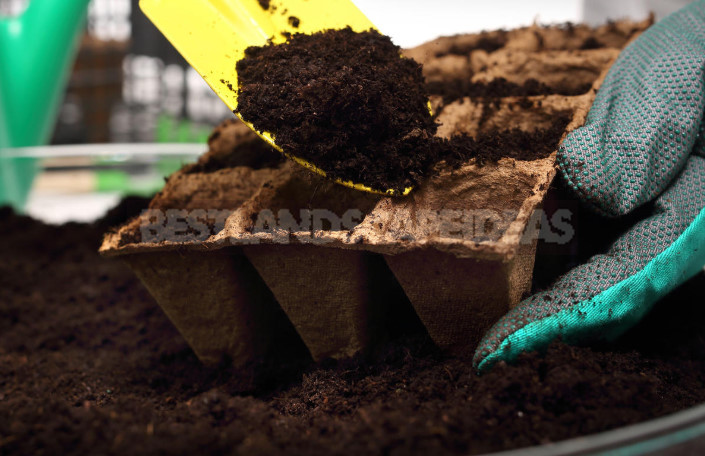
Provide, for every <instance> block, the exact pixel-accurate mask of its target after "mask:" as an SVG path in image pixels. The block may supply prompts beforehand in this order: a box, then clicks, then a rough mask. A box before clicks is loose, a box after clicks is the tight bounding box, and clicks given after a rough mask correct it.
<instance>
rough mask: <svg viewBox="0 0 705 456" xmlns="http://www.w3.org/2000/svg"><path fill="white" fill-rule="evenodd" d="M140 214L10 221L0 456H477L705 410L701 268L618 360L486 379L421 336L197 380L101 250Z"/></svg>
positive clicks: (4, 227) (571, 351)
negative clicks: (366, 352) (264, 375)
mask: <svg viewBox="0 0 705 456" xmlns="http://www.w3.org/2000/svg"><path fill="white" fill-rule="evenodd" d="M144 205H146V201H144V200H128V201H126V202H124V204H123V205H122V206H121V207H120V208H119V209H118V210H116V211H114V212H112V213H111V214H109V215H108V216H107V217H106V218H105V219H103V220H101V221H99V222H97V223H95V224H92V225H87V224H68V225H64V226H48V225H45V224H42V223H40V222H37V221H35V220H32V219H29V218H27V217H21V216H17V215H15V214H14V213H13V212H12V211H10V210H9V209H1V210H0V258H2V261H0V334H1V335H2V336H1V337H0V454H3V455H11V454H37V455H39V454H81V455H85V454H119V455H124V454H156V453H159V454H248V455H251V454H267V455H273V454H320V455H330V454H392V455H396V454H423V455H427V454H434V455H436V454H467V453H478V452H487V451H493V450H500V449H507V448H515V447H522V446H528V445H536V444H541V443H545V442H551V441H557V440H561V439H565V438H569V437H574V436H579V435H584V434H589V433H595V432H599V431H603V430H607V429H612V428H615V427H618V426H622V425H626V424H630V423H636V422H639V421H643V420H647V419H650V418H652V417H656V416H661V415H664V414H668V413H671V412H674V411H677V410H680V409H683V408H687V407H690V406H693V405H696V404H698V403H700V402H702V401H704V400H705V387H704V386H705V385H704V381H703V375H702V372H704V371H705V326H704V325H703V324H702V322H703V321H705V306H703V305H702V303H703V300H702V296H703V291H705V275H703V274H702V273H701V274H699V275H698V276H697V277H696V278H694V279H692V280H691V281H689V282H688V283H686V284H685V285H684V286H682V287H681V288H680V289H678V290H677V291H676V292H675V293H673V294H671V295H670V296H669V297H668V298H667V299H665V300H663V301H662V302H661V303H659V305H657V307H656V309H655V311H654V312H653V313H652V314H650V315H649V317H648V318H647V319H646V320H645V321H644V322H642V323H641V324H640V325H639V326H638V327H637V328H635V329H634V330H632V331H630V332H629V333H628V334H627V335H626V336H624V337H623V338H622V339H621V340H620V341H618V343H617V344H614V345H612V346H609V347H593V348H581V347H569V346H567V345H565V344H562V343H560V342H556V343H554V344H553V345H552V346H551V347H550V348H549V350H548V352H547V353H546V354H545V355H539V354H535V353H534V354H529V355H525V356H522V357H521V359H520V360H519V361H518V362H517V363H516V364H515V365H512V366H510V365H504V364H500V365H498V366H496V367H495V368H494V369H493V370H492V371H490V372H489V373H487V374H486V375H484V376H481V377H478V376H477V375H476V374H475V372H474V371H473V369H472V367H471V364H470V361H469V360H467V359H461V358H456V357H451V356H447V355H443V354H442V353H439V352H438V351H437V350H435V349H434V348H433V346H432V345H431V344H430V343H428V342H427V340H425V339H424V338H416V339H410V340H402V341H395V342H393V343H390V344H388V345H386V346H384V347H382V348H380V349H379V350H378V351H377V352H376V353H375V354H373V355H371V356H368V357H362V356H360V357H357V358H355V359H350V360H346V361H340V362H333V361H330V362H326V363H323V364H320V365H316V366H306V367H300V368H297V369H289V370H288V371H286V372H279V373H277V374H276V375H273V376H272V377H271V378H269V379H268V380H267V381H265V382H264V383H262V384H260V385H259V386H257V387H253V386H252V384H248V382H245V381H243V380H241V379H240V377H239V376H238V372H236V371H233V370H231V369H229V368H228V367H227V366H222V367H220V368H204V367H203V366H202V365H201V364H200V363H199V361H198V360H197V359H196V357H195V355H194V354H193V352H192V351H191V350H190V349H189V347H188V346H187V345H186V343H185V342H184V340H183V339H182V338H181V337H180V335H179V334H178V332H177V331H176V330H175V329H174V328H173V326H172V325H171V323H170V322H169V320H168V319H167V318H166V316H165V315H164V314H163V313H162V311H161V310H160V308H159V307H158V305H157V304H156V303H155V302H154V300H153V299H152V298H151V297H150V295H149V293H148V292H147V291H146V290H145V289H144V288H143V286H142V285H141V284H140V283H139V281H138V280H137V279H136V278H135V276H134V275H133V274H132V273H131V272H130V270H129V269H128V268H127V267H126V266H125V265H123V264H122V263H120V262H119V261H118V260H114V259H106V258H101V257H100V256H99V255H98V253H97V248H98V245H99V243H100V240H101V236H102V235H103V233H104V232H105V231H106V229H107V228H108V227H109V226H114V225H116V224H118V223H120V222H122V221H124V220H125V219H126V218H127V217H128V215H133V214H135V213H136V212H137V211H138V210H139V209H141V208H142V207H143V206H144ZM602 226H603V227H604V225H602ZM540 260H541V258H540V257H539V260H537V264H541V263H540ZM545 264H547V263H545ZM537 267H538V266H537ZM537 277H538V278H539V279H541V277H542V276H541V274H537ZM546 280H548V279H546Z"/></svg>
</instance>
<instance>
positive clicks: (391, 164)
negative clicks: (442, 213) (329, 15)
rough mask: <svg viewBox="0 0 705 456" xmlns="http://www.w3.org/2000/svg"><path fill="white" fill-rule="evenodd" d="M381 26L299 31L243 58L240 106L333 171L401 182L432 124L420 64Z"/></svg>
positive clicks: (420, 162)
mask: <svg viewBox="0 0 705 456" xmlns="http://www.w3.org/2000/svg"><path fill="white" fill-rule="evenodd" d="M400 53H401V49H400V48H399V47H398V46H395V45H394V44H393V43H392V41H391V40H390V39H389V38H388V37H386V36H383V35H381V34H380V33H378V32H376V31H373V30H370V31H367V32H363V33H356V32H353V31H352V29H350V28H346V29H343V30H328V31H325V32H319V33H315V34H311V35H307V34H295V35H293V36H292V37H291V38H290V39H289V40H288V41H287V42H286V43H284V44H280V45H274V44H269V45H267V46H262V47H250V48H248V49H247V50H246V51H245V58H243V59H242V60H240V61H239V62H237V74H238V84H239V88H238V108H237V111H236V112H237V113H238V114H239V115H241V117H242V118H243V119H245V120H247V121H249V122H251V123H252V124H253V125H254V126H255V128H257V130H259V131H268V132H272V133H273V134H274V135H275V141H276V143H277V145H279V146H280V147H282V148H283V149H284V151H286V152H287V153H289V154H292V155H294V156H297V157H301V158H304V159H306V160H308V161H309V162H311V163H312V164H314V165H316V166H318V167H319V168H321V169H323V170H324V171H325V172H326V173H327V174H329V175H330V176H331V177H337V178H341V179H343V180H352V181H354V182H359V183H364V184H366V185H369V186H372V187H373V188H376V189H388V188H392V189H395V190H403V188H404V187H407V186H409V185H412V184H413V182H414V180H415V176H418V175H420V174H421V173H422V172H423V171H424V169H425V168H426V167H427V165H428V163H427V162H428V153H427V150H428V146H426V145H425V144H424V142H425V141H426V140H428V139H429V138H430V137H431V136H433V134H434V133H435V131H436V125H435V123H434V122H433V119H432V117H431V115H430V113H429V111H428V106H427V103H428V93H427V92H426V88H425V85H424V77H423V75H422V74H421V65H419V64H418V63H417V62H415V61H414V60H411V59H406V58H401V57H400Z"/></svg>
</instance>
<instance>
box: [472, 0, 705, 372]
mask: <svg viewBox="0 0 705 456" xmlns="http://www.w3.org/2000/svg"><path fill="white" fill-rule="evenodd" d="M704 107H705V0H698V1H696V2H694V3H692V4H690V5H688V6H687V7H685V8H683V9H681V10H679V11H677V12H676V13H674V14H672V15H671V16H669V17H667V18H665V19H663V20H662V21H660V22H658V23H657V24H655V25H653V26H652V27H650V28H649V29H648V30H647V31H645V32H644V33H643V34H642V36H640V37H639V38H638V39H637V40H636V41H634V42H633V43H632V44H631V45H629V46H628V47H627V48H626V49H625V50H624V51H623V52H622V54H621V55H620V57H619V58H618V60H617V62H615V64H614V66H613V67H612V69H611V70H610V72H609V74H608V75H607V78H606V79H605V81H604V84H603V85H602V87H601V88H600V90H599V92H598V93H597V96H596V99H595V102H594V103H593V106H592V109H591V110H590V113H589V115H588V117H587V121H586V124H585V126H584V127H582V128H579V129H577V130H575V131H573V132H572V133H571V134H569V135H568V136H567V138H566V139H565V141H564V142H563V144H562V146H561V148H560V150H559V152H558V164H559V170H560V176H561V177H562V179H564V180H565V182H566V183H567V184H568V185H569V187H570V188H572V190H573V191H574V192H575V193H576V194H577V195H578V198H579V199H580V200H581V201H582V202H584V203H585V204H587V205H588V206H589V207H591V208H593V209H594V210H596V211H598V212H600V213H602V214H603V215H609V216H614V217H619V216H624V215H625V214H628V213H630V212H632V211H633V210H634V209H636V208H638V207H641V206H643V205H644V204H645V203H647V202H653V204H652V205H651V206H650V207H651V208H652V209H651V210H650V213H649V215H648V216H647V217H646V218H644V219H642V220H641V221H639V222H638V223H636V224H635V225H634V226H632V227H631V228H630V229H629V230H628V231H626V232H625V233H624V234H623V235H622V236H621V237H620V238H619V239H618V240H617V241H616V242H615V243H614V244H613V245H612V246H611V247H610V248H609V250H608V251H607V252H606V253H605V254H603V255H597V256H595V257H593V258H591V259H590V260H589V261H588V262H587V263H586V264H583V265H581V266H578V267H576V268H575V269H573V270H572V271H570V272H569V273H567V274H566V275H564V276H563V277H561V278H560V279H558V281H557V282H556V283H555V284H554V285H553V287H552V288H551V289H549V290H548V291H545V292H541V293H538V294H536V295H534V296H532V297H530V298H528V299H526V300H525V301H523V302H522V303H520V304H519V306H517V307H516V308H514V309H513V310H511V311H510V312H509V313H508V314H507V315H505V316H504V317H503V318H502V319H501V320H500V321H499V322H497V324H495V325H494V326H493V327H492V328H491V329H490V330H489V331H488V332H487V334H486V335H485V337H484V339H483V340H482V342H481V343H480V345H479V347H478V348H477V351H476V352H475V358H474V364H475V366H476V368H477V369H478V370H479V371H484V370H486V369H488V368H489V367H491V366H492V365H493V364H494V363H496V362H497V361H500V360H505V361H511V360H513V359H514V358H516V357H517V356H518V355H519V353H521V352H524V351H533V350H539V349H542V348H544V347H546V346H547V345H548V344H549V343H550V342H551V341H553V340H554V339H556V338H558V337H560V338H562V340H563V341H565V342H567V343H577V342H581V343H585V342H590V341H597V340H610V339H613V338H615V337H617V336H618V335H620V334H622V333H623V332H624V331H626V330H627V329H629V328H630V327H631V326H633V325H634V324H635V323H637V322H638V321H639V320H640V319H641V318H642V317H643V316H644V315H645V314H646V313H647V312H648V311H649V310H650V309H651V307H652V306H653V304H654V303H655V302H656V301H657V300H658V299H660V298H661V297H663V296H664V295H666V294H667V293H668V292H669V291H671V290H673V289H674V288H676V287H677V286H678V285H680V284H682V283H683V282H685V281H686V280H687V279H689V278H691V277H693V276H694V275H695V274H696V273H697V272H698V271H699V270H701V269H702V267H703V265H705V138H704V137H703V135H704V133H705V132H704V129H703V108H704Z"/></svg>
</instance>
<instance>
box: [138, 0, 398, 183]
mask: <svg viewBox="0 0 705 456" xmlns="http://www.w3.org/2000/svg"><path fill="white" fill-rule="evenodd" d="M261 3H263V4H264V5H265V6H267V5H268V6H269V7H268V9H266V10H265V8H264V7H263V5H262V4H261ZM140 8H141V9H142V11H144V13H145V14H146V15H147V17H149V19H150V20H151V21H152V22H153V23H154V24H155V25H156V26H157V28H158V29H159V30H160V31H161V32H162V34H164V36H165V37H166V38H167V39H168V40H169V41H170V42H171V43H172V44H173V45H174V47H176V49H177V50H178V51H179V53H181V55H182V56H183V57H184V58H185V59H186V60H187V61H188V63H189V64H191V66H192V67H193V68H194V69H195V70H196V71H197V72H198V73H199V74H200V75H201V76H202V77H203V79H205V80H206V82H207V83H208V84H209V85H210V86H211V88H212V89H213V90H214V91H215V93H216V94H217V95H218V96H219V97H220V99H221V100H223V101H224V102H225V104H226V105H228V107H229V108H230V110H231V111H234V110H235V109H236V107H237V92H236V90H233V88H237V74H236V72H235V63H236V62H237V61H239V60H240V59H242V58H243V57H244V56H245V49H246V48H247V47H249V46H263V45H265V44H267V40H269V39H271V40H272V42H274V43H283V42H285V41H286V38H285V37H284V35H283V34H282V32H284V33H286V32H288V33H292V34H293V33H297V32H298V33H315V32H319V31H322V30H327V29H342V28H345V27H347V26H350V27H351V28H352V29H353V30H354V31H356V32H363V31H365V30H369V29H370V28H375V27H374V25H373V24H372V23H371V22H370V21H369V19H367V18H366V17H365V15H364V14H362V12H361V11H360V10H359V9H358V8H357V7H356V6H355V5H354V4H353V3H352V2H351V1H350V0H286V1H285V2H283V3H280V2H276V1H272V2H271V4H270V2H269V1H267V2H265V1H264V0H262V1H261V2H260V1H258V0H141V1H140ZM292 16H293V17H295V18H297V19H299V24H298V27H294V26H293V24H292V22H296V21H292V20H290V17H292ZM243 121H244V119H243ZM245 123H246V124H247V125H248V126H249V127H250V128H252V129H253V130H254V131H255V132H256V133H257V134H258V135H259V136H261V137H262V138H263V139H264V140H265V141H267V142H268V143H269V144H271V145H272V146H273V147H274V148H275V149H277V150H279V151H280V152H282V153H283V154H284V155H285V156H287V157H288V158H290V159H292V160H294V161H295V162H296V163H298V164H300V165H302V166H305V167H306V168H308V169H309V170H311V171H313V172H315V173H318V174H320V175H322V176H325V175H326V173H325V171H324V170H322V169H320V168H318V167H317V166H315V165H313V164H311V163H309V162H308V161H306V160H303V159H302V158H300V157H295V156H292V155H290V154H288V153H287V152H286V151H283V150H282V149H281V147H279V146H277V145H276V143H275V138H274V135H273V134H272V133H271V132H260V131H257V130H256V129H255V128H254V126H253V125H252V124H251V123H249V122H246V121H245ZM336 182H338V183H340V184H342V185H345V186H347V187H351V188H354V189H357V190H362V191H367V192H371V193H381V194H387V195H398V194H399V193H400V192H397V191H394V190H391V189H390V190H376V189H372V188H370V187H367V186H365V185H362V184H358V183H354V182H352V181H343V180H341V179H336ZM410 191H411V188H406V189H405V190H404V191H403V192H401V194H403V195H406V194H408V193H409V192H410Z"/></svg>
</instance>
